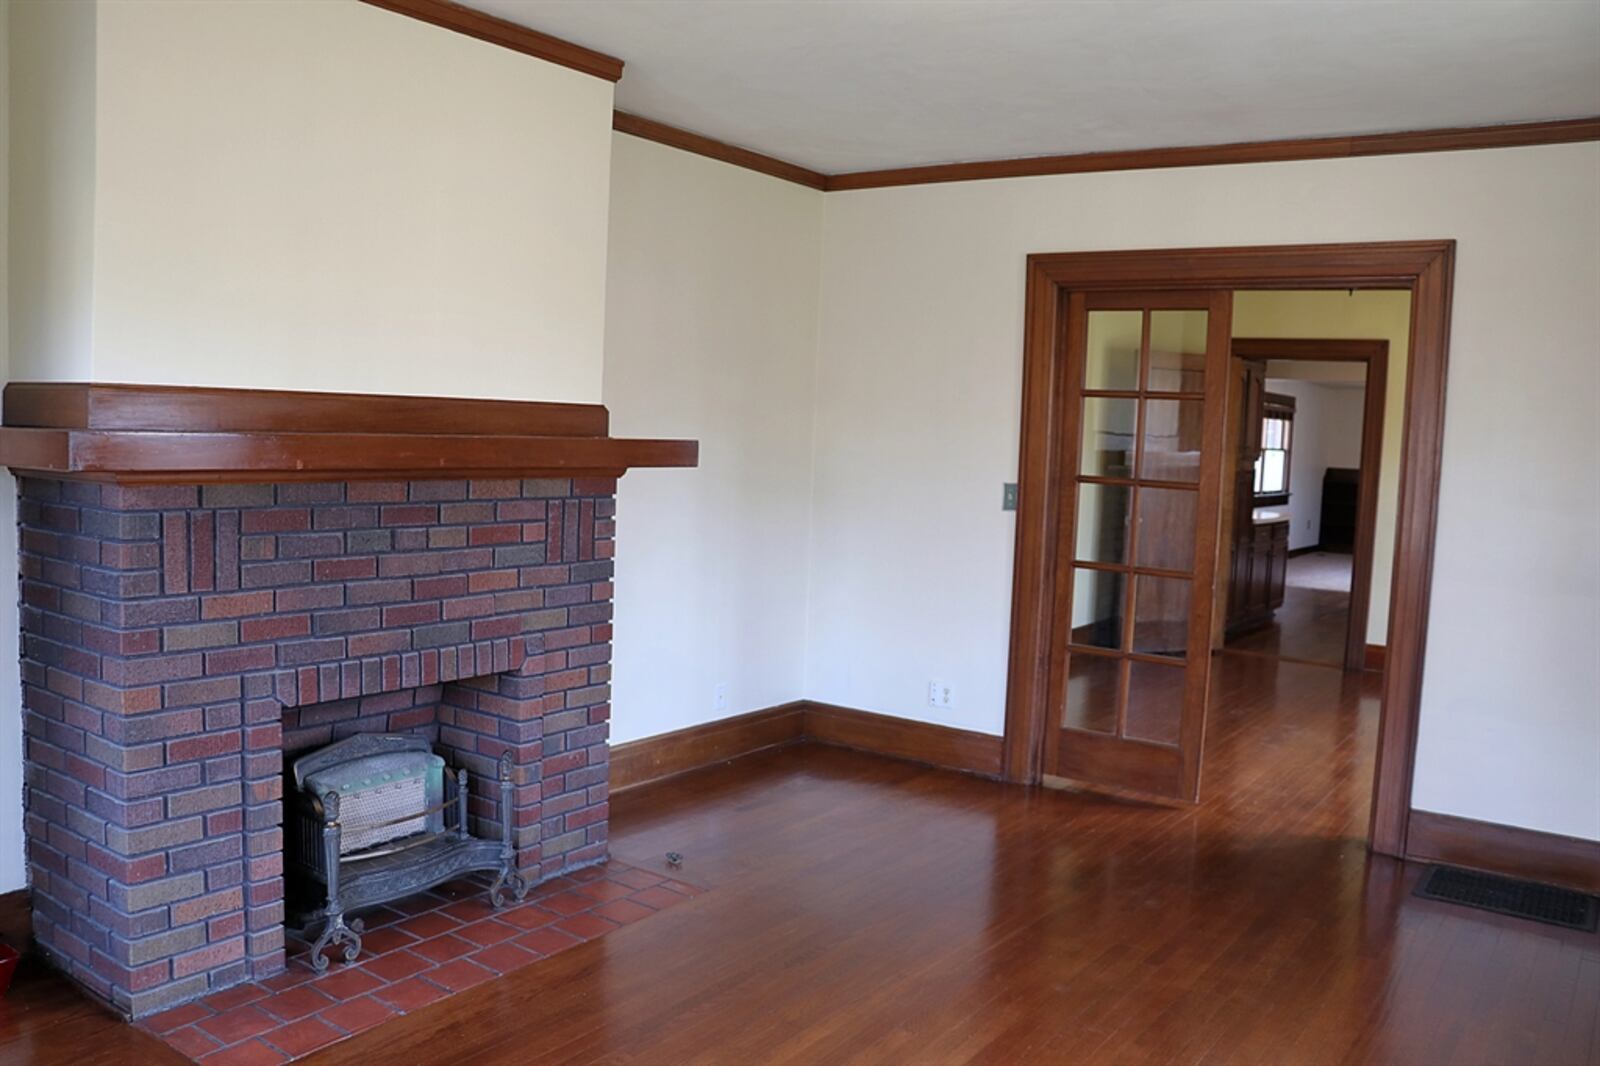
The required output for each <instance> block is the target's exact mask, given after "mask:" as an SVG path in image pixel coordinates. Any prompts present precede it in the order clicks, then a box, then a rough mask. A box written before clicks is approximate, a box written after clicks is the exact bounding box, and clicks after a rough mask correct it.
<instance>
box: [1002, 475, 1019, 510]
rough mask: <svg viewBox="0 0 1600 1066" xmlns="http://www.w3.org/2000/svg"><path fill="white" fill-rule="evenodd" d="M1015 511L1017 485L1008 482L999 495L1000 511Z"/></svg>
mask: <svg viewBox="0 0 1600 1066" xmlns="http://www.w3.org/2000/svg"><path fill="white" fill-rule="evenodd" d="M1016 509H1017V483H1016V482H1015V481H1008V482H1006V484H1005V490H1004V491H1003V492H1002V493H1001V494H1000V510H1002V511H1015V510H1016Z"/></svg>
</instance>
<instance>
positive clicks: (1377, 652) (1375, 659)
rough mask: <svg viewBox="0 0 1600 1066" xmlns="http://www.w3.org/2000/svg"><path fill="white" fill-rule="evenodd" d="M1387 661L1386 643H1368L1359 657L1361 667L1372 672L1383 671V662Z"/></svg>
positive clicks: (1387, 649)
mask: <svg viewBox="0 0 1600 1066" xmlns="http://www.w3.org/2000/svg"><path fill="white" fill-rule="evenodd" d="M1388 661H1389V647H1388V645H1386V644H1368V645H1367V650H1366V652H1365V653H1364V654H1363V655H1362V657H1361V668H1362V669H1363V670H1371V671H1373V672H1374V673H1379V674H1381V673H1383V667H1384V664H1386V663H1387V662H1388Z"/></svg>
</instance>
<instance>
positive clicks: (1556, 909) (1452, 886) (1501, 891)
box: [1412, 866, 1600, 933]
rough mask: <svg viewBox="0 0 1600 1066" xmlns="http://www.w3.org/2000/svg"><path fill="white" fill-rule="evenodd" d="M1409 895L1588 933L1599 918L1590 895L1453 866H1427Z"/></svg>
mask: <svg viewBox="0 0 1600 1066" xmlns="http://www.w3.org/2000/svg"><path fill="white" fill-rule="evenodd" d="M1412 895H1414V896H1418V897H1420V898H1422V899H1436V900H1440V901H1442V902H1444V903H1459V904H1461V905H1462V906H1465V907H1476V908H1478V909H1479V910H1485V911H1494V912H1495V913H1496V914H1509V915H1511V916H1512V917H1513V918H1527V919H1529V920H1530V921H1535V922H1544V923H1545V924H1547V925H1559V926H1562V927H1564V928H1566V929H1581V930H1584V931H1585V932H1591V933H1592V932H1594V930H1595V927H1596V924H1597V922H1600V900H1597V899H1596V898H1595V897H1594V896H1590V895H1585V894H1584V893H1582V892H1576V891H1574V890H1572V889H1570V888H1557V887H1555V886H1554V885H1541V884H1539V883H1538V882H1536V881H1519V880H1517V879H1516V878H1513V877H1500V876H1498V875H1497V874H1486V873H1480V872H1479V871H1477V870H1462V869H1459V868H1458V867H1455V866H1430V867H1429V868H1428V872H1427V873H1425V874H1423V875H1422V878H1421V880H1419V881H1418V882H1417V887H1416V889H1415V891H1413V892H1412Z"/></svg>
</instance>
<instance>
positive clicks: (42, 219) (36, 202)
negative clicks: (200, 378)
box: [4, 0, 95, 498]
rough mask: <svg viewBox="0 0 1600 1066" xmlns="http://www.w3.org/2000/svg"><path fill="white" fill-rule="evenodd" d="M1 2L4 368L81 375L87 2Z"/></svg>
mask: <svg viewBox="0 0 1600 1066" xmlns="http://www.w3.org/2000/svg"><path fill="white" fill-rule="evenodd" d="M4 6H5V8H6V12H7V16H8V18H9V20H10V22H11V32H10V35H9V36H10V42H8V45H7V48H6V58H7V64H8V67H9V75H8V77H7V101H6V103H7V106H6V116H7V124H8V126H9V128H10V136H11V144H12V145H13V147H14V149H15V150H14V151H13V152H12V153H11V154H10V159H9V160H8V165H7V174H8V178H9V180H8V183H7V203H8V205H9V217H10V221H11V227H10V231H9V233H8V235H7V242H6V247H7V252H6V259H7V262H8V264H9V269H8V271H7V292H8V294H9V301H8V309H9V312H10V313H9V314H8V315H7V317H6V323H7V324H6V330H5V332H6V334H7V337H8V339H9V344H10V351H11V353H12V356H11V367H10V369H11V372H12V373H13V374H14V375H15V376H16V377H19V378H48V377H61V378H66V379H76V380H82V379H86V378H87V377H88V376H89V358H90V353H91V350H92V342H91V336H90V317H91V310H90V299H91V295H92V293H93V288H94V278H93V271H94V173H95V169H94V89H95V62H94V56H95V8H94V5H93V4H88V3H53V2H48V0H13V2H10V3H7V4H5V5H4ZM11 42H14V43H15V49H14V51H15V55H13V54H12V52H13V48H12V47H11ZM8 498H9V497H8Z"/></svg>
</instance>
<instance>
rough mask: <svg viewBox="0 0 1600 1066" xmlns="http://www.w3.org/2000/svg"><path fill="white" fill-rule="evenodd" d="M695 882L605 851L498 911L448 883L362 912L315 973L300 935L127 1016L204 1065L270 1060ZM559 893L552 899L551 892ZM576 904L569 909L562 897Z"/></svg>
mask: <svg viewBox="0 0 1600 1066" xmlns="http://www.w3.org/2000/svg"><path fill="white" fill-rule="evenodd" d="M702 891H703V889H701V888H699V887H697V886H695V885H691V884H689V883H687V882H684V881H678V880H675V879H672V878H668V877H664V876H662V875H660V874H656V873H652V872H651V871H649V870H644V869H641V868H639V867H636V866H628V865H625V864H623V863H619V862H617V861H615V860H613V861H612V862H611V863H610V864H609V865H608V866H605V867H589V868H588V869H584V870H580V871H578V872H576V873H574V874H572V875H569V876H564V877H559V878H556V879H555V880H553V881H549V882H546V883H545V884H543V885H540V886H539V887H537V888H536V889H534V890H533V892H532V893H530V894H529V896H528V899H527V900H526V901H525V902H523V903H520V904H516V905H513V906H510V907H507V908H505V909H504V910H500V911H493V910H484V911H478V910H471V911H463V910H461V909H460V908H461V905H462V904H464V903H476V902H477V898H478V896H480V895H481V894H482V892H483V885H482V884H481V883H479V882H476V881H461V882H451V883H450V884H446V885H441V886H439V887H438V888H437V889H435V890H434V891H432V892H425V893H421V894H419V895H417V896H413V897H410V898H409V899H406V900H404V901H401V903H400V904H399V905H396V906H394V907H384V908H379V909H378V910H376V911H374V912H371V913H369V914H368V915H366V919H367V924H368V928H369V929H370V934H369V935H368V936H367V937H366V938H365V942H366V946H367V950H366V951H365V952H364V953H363V955H362V957H361V958H360V959H358V960H357V961H356V962H354V963H348V964H341V963H335V964H334V966H333V968H332V969H331V970H329V972H328V973H326V974H325V975H323V976H321V977H318V976H317V975H316V974H315V973H314V972H313V971H312V970H311V967H310V966H309V965H308V964H307V963H306V961H305V950H306V945H305V944H304V943H300V942H297V941H291V946H290V953H289V964H288V968H287V969H285V970H284V972H283V973H281V974H279V975H277V976H276V977H272V978H269V979H267V980H265V981H259V982H251V983H249V984H245V985H238V986H236V987H234V988H230V989H228V990H227V991H226V992H219V993H217V994H215V995H212V996H208V997H207V998H205V999H203V1000H200V1001H198V1002H195V1003H188V1004H185V1005H184V1006H181V1007H175V1008H173V1009H172V1010H169V1011H166V1012H164V1013H161V1014H157V1015H155V1016H153V1017H151V1018H147V1019H145V1020H144V1021H142V1022H139V1023H138V1024H139V1026H140V1028H142V1029H144V1030H146V1031H147V1032H150V1033H152V1034H154V1035H155V1036H156V1037H158V1038H159V1039H160V1040H162V1041H163V1042H165V1043H166V1044H167V1046H168V1047H171V1048H172V1049H173V1050H174V1051H177V1052H178V1053H179V1054H180V1055H183V1056H185V1057H187V1058H189V1059H191V1060H194V1061H196V1062H204V1063H206V1064H207V1066H230V1064H234V1063H253V1062H261V1063H282V1062H289V1061H292V1060H294V1059H297V1058H300V1057H302V1056H304V1055H309V1054H310V1053H311V1052H313V1051H316V1050H319V1049H320V1048H324V1047H327V1046H328V1045H329V1044H333V1043H337V1042H338V1041H340V1040H344V1039H345V1038H347V1037H351V1036H354V1035H356V1034H357V1033H361V1032H364V1031H366V1030H368V1029H371V1028H372V1027H373V1026H375V1025H379V1024H381V1023H382V1022H384V1021H387V1020H388V1019H390V1018H394V1017H398V1016H399V1015H402V1014H407V1013H410V1012H411V1011H415V1010H420V1009H422V1008H423V1007H426V1006H427V1005H429V1004H430V1003H435V1002H437V1001H438V1000H441V999H445V998H448V997H449V996H452V995H455V994H456V993H458V992H464V991H466V990H467V989H470V988H474V987H476V986H478V985H481V984H483V983H484V982H486V981H491V980H494V979H495V978H497V977H500V976H501V975H503V974H508V973H512V972H514V971H516V970H520V969H523V968H524V967H527V966H531V965H533V964H534V963H536V962H538V961H539V960H540V959H544V958H548V957H549V956H551V955H554V954H556V953H557V952H560V951H564V950H566V949H567V948H570V947H575V946H576V945H578V944H581V943H583V942H584V941H586V940H592V939H594V938H596V937H601V936H604V935H606V934H607V933H609V932H611V931H612V930H614V929H619V928H621V927H622V926H623V925H626V924H629V923H632V922H636V921H641V920H643V919H645V918H648V917H649V916H650V915H652V914H655V913H656V912H657V911H660V910H663V909H665V908H667V907H670V906H672V905H674V904H676V903H681V902H683V901H684V900H686V899H689V898H690V897H692V896H696V895H699V894H700V893H701V892H702ZM557 899H560V900H562V901H563V903H562V907H561V909H560V910H556V909H553V908H552V907H551V906H550V904H551V902H552V901H553V900H557ZM577 903H582V904H583V906H581V907H577V908H576V909H574V905H575V904H577Z"/></svg>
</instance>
